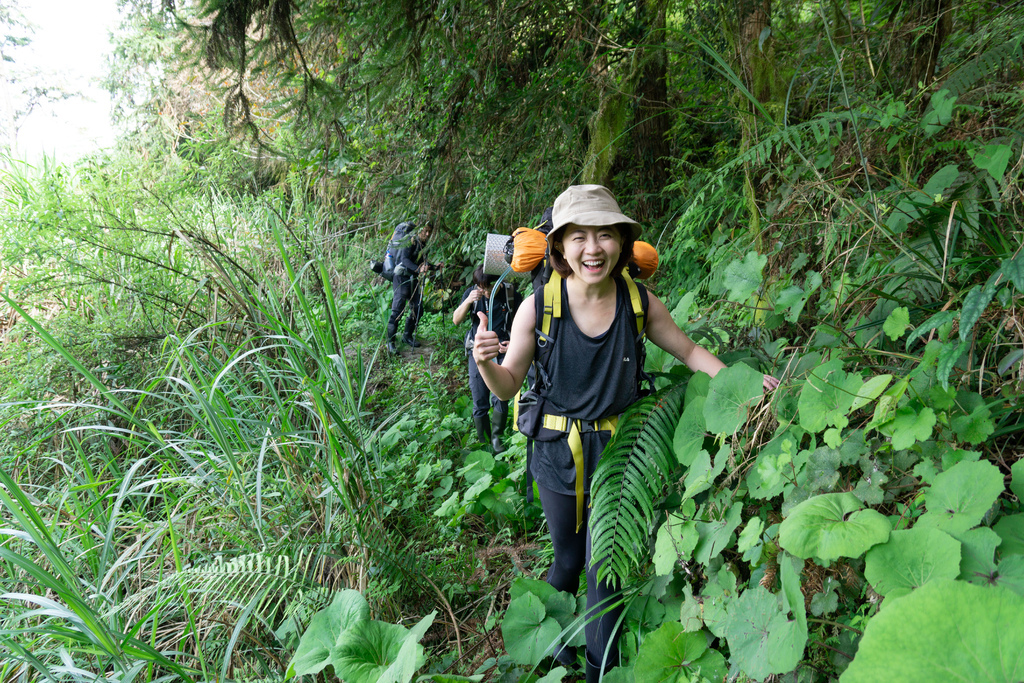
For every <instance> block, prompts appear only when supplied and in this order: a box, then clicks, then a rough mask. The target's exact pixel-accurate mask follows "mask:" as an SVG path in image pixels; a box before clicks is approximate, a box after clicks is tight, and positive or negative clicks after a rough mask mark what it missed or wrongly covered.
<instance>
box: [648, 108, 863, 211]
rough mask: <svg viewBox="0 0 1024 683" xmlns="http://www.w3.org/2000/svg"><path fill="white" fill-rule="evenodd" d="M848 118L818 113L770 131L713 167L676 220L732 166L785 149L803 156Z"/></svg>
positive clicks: (759, 161)
mask: <svg viewBox="0 0 1024 683" xmlns="http://www.w3.org/2000/svg"><path fill="white" fill-rule="evenodd" d="M850 118H851V114H850V112H845V111H843V112H828V111H827V112H822V113H821V114H818V115H817V116H815V117H814V118H812V119H810V120H809V121H803V122H801V123H795V124H791V125H788V126H785V127H783V128H778V129H776V130H775V131H772V133H771V134H769V135H767V136H766V137H765V138H764V139H763V140H761V141H760V142H758V143H757V144H755V145H751V147H750V148H749V149H747V150H746V151H745V152H743V153H742V154H739V155H737V156H736V157H734V158H733V159H731V160H729V161H728V162H727V163H725V164H722V165H721V166H720V167H718V168H717V169H715V172H714V173H712V174H711V177H710V178H709V179H708V181H707V183H705V185H704V187H702V188H701V189H700V190H698V191H697V193H696V194H695V195H694V199H693V201H691V202H690V205H689V206H687V207H686V210H685V211H683V213H682V215H681V216H680V217H679V223H684V222H685V221H686V220H687V219H688V218H689V215H690V214H691V213H692V212H693V211H694V210H696V209H697V207H698V206H700V205H701V204H702V203H703V202H704V201H705V199H706V198H707V193H708V191H709V190H710V188H711V187H712V186H714V185H716V184H721V183H722V182H723V181H724V180H725V178H726V176H728V175H729V173H731V172H732V171H733V170H734V169H736V168H742V167H744V166H746V165H747V164H764V163H767V161H768V160H769V159H771V157H772V156H773V155H775V154H779V153H781V152H782V151H783V150H787V149H788V150H793V151H795V152H798V153H799V154H801V155H803V156H807V155H809V154H810V153H811V152H812V151H815V150H817V149H818V148H819V147H820V146H821V144H822V142H823V141H825V140H827V139H828V137H829V135H830V134H831V132H832V131H833V128H834V127H836V126H842V125H843V124H844V123H845V122H848V121H850ZM815 154H817V151H815ZM667 189H669V190H680V189H683V186H682V183H676V184H674V185H669V186H668V188H667Z"/></svg>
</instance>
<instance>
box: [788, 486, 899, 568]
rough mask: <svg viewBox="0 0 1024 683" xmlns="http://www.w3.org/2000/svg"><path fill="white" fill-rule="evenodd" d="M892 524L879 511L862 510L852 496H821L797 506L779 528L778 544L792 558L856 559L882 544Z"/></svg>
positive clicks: (836, 494) (856, 499)
mask: <svg viewBox="0 0 1024 683" xmlns="http://www.w3.org/2000/svg"><path fill="white" fill-rule="evenodd" d="M891 530H892V525H891V524H890V523H889V520H888V519H886V518H885V516H884V515H882V514H881V513H880V512H877V511H876V510H871V509H863V504H862V503H861V502H860V500H859V499H858V498H857V496H855V495H853V494H852V493H825V494H822V495H820V496H814V497H813V498H808V499H807V500H805V501H804V502H802V503H800V504H799V505H797V506H796V507H795V508H793V509H792V511H790V513H789V517H787V518H786V519H785V520H784V521H783V522H782V524H780V525H779V544H780V545H782V547H783V548H785V549H786V551H787V552H789V553H790V554H792V555H796V556H797V557H800V558H803V559H808V558H811V557H814V558H818V559H819V560H822V561H824V562H831V561H832V560H835V559H837V558H840V557H860V556H861V555H862V554H864V553H865V552H867V551H868V550H869V549H870V548H871V547H872V546H875V545H878V544H879V543H885V541H886V540H888V538H889V532H890V531H891Z"/></svg>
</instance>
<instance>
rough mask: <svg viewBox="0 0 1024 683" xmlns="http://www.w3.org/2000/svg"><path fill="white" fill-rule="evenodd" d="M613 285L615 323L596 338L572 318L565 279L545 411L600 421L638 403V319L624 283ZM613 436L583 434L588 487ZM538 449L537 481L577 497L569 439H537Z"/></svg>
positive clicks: (534, 468) (535, 462) (534, 471)
mask: <svg viewBox="0 0 1024 683" xmlns="http://www.w3.org/2000/svg"><path fill="white" fill-rule="evenodd" d="M615 283H616V297H615V317H614V319H613V320H612V324H611V327H610V328H609V329H608V330H607V331H606V332H604V334H602V335H600V336H598V337H588V336H587V335H585V334H583V333H582V332H581V331H580V329H579V327H577V326H576V322H575V321H574V320H573V319H572V314H571V312H570V311H569V303H568V295H567V292H566V285H565V282H564V281H563V282H562V319H561V321H560V322H559V326H558V331H557V333H556V335H555V343H554V348H552V350H551V354H550V356H549V357H548V362H547V373H548V377H549V378H550V380H551V385H550V387H545V388H544V391H543V392H542V395H543V396H544V399H545V401H546V405H545V410H544V412H546V413H551V414H555V415H565V416H566V417H569V418H572V419H580V420H598V419H601V418H604V417H611V416H613V415H619V414H621V413H622V412H623V411H625V410H626V408H628V407H629V406H631V405H632V404H633V403H635V402H636V400H637V398H638V396H637V378H638V375H639V371H640V367H639V359H638V358H636V342H635V339H636V317H635V316H634V315H633V312H632V307H631V306H630V304H629V298H628V293H627V290H626V285H625V283H624V282H622V281H621V280H620V279H619V278H616V279H615ZM537 322H538V324H540V321H539V320H538V321H537ZM609 438H610V434H608V433H607V432H603V433H593V432H591V433H588V434H583V435H582V440H583V450H584V463H585V465H584V471H585V472H586V476H587V482H586V485H585V490H587V491H589V490H590V481H589V480H590V477H591V476H592V475H593V473H594V468H595V467H596V465H597V461H598V460H599V459H600V457H601V451H602V450H604V446H605V444H607V442H608V439H609ZM534 453H535V455H534V458H533V460H532V463H531V465H532V466H531V468H530V469H531V472H532V474H533V476H534V478H535V479H536V480H537V482H538V483H539V484H540V485H541V486H543V487H545V488H547V489H550V490H552V491H555V492H556V493H562V494H565V495H573V494H574V492H575V488H574V486H575V481H576V472H575V467H574V465H573V461H572V452H571V451H570V450H569V445H568V443H567V439H566V438H561V439H558V440H557V441H549V442H542V441H536V442H534Z"/></svg>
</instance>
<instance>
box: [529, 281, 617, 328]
mask: <svg viewBox="0 0 1024 683" xmlns="http://www.w3.org/2000/svg"><path fill="white" fill-rule="evenodd" d="M634 287H635V285H634ZM561 317H562V276H561V275H559V274H558V273H551V277H550V278H549V279H548V281H547V283H546V284H545V285H544V319H543V320H542V321H541V323H540V331H541V332H543V333H544V334H545V335H547V334H550V333H551V319H552V318H561Z"/></svg>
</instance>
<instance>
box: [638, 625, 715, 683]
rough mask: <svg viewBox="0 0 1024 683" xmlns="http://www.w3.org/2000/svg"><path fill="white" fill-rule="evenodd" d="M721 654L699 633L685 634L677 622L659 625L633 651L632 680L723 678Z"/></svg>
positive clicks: (671, 682)
mask: <svg viewBox="0 0 1024 683" xmlns="http://www.w3.org/2000/svg"><path fill="white" fill-rule="evenodd" d="M727 671H728V668H727V667H726V665H725V657H723V656H722V653H720V652H718V651H717V650H713V649H711V648H709V647H708V641H707V637H705V635H704V634H703V633H700V632H697V633H685V632H683V626H682V624H680V623H679V622H677V621H670V622H667V623H665V624H662V625H661V626H660V627H659V628H658V630H657V631H655V632H654V633H652V634H650V635H649V636H648V637H647V638H646V639H645V640H644V643H643V645H641V646H640V651H639V652H638V653H637V664H636V667H635V668H634V670H633V676H634V678H635V680H636V683H666V682H667V683H675V682H676V681H680V680H687V681H689V680H693V678H694V677H696V679H697V680H698V681H699V680H702V679H703V680H708V681H717V680H720V679H722V678H724V677H725V675H726V673H727Z"/></svg>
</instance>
